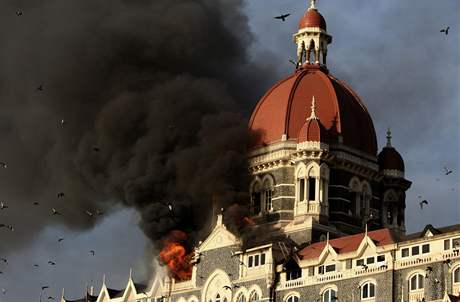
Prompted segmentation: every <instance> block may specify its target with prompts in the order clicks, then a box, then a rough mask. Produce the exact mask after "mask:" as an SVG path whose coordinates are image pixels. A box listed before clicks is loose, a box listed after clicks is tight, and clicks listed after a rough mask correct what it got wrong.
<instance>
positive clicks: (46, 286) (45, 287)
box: [42, 285, 50, 290]
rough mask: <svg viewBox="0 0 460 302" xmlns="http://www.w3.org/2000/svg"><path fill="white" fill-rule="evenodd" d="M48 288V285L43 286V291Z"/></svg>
mask: <svg viewBox="0 0 460 302" xmlns="http://www.w3.org/2000/svg"><path fill="white" fill-rule="evenodd" d="M47 288H50V287H49V286H48V285H45V286H42V290H45V289H47Z"/></svg>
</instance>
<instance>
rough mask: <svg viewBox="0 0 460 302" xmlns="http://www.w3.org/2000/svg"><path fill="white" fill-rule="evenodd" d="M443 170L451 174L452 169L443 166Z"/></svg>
mask: <svg viewBox="0 0 460 302" xmlns="http://www.w3.org/2000/svg"><path fill="white" fill-rule="evenodd" d="M444 172H445V174H446V175H449V174H452V172H453V171H452V170H450V169H448V168H447V167H444Z"/></svg>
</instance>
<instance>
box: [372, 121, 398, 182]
mask: <svg viewBox="0 0 460 302" xmlns="http://www.w3.org/2000/svg"><path fill="white" fill-rule="evenodd" d="M378 163H379V168H380V171H382V172H383V174H384V175H385V176H390V177H404V160H403V158H402V156H401V154H399V152H398V151H396V149H395V148H394V147H393V146H392V145H391V131H390V129H388V131H387V145H386V146H385V147H384V148H383V150H382V151H381V152H380V153H379V155H378Z"/></svg>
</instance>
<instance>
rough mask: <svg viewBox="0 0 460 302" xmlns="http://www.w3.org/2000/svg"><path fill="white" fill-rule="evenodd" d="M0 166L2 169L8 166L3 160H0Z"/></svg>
mask: <svg viewBox="0 0 460 302" xmlns="http://www.w3.org/2000/svg"><path fill="white" fill-rule="evenodd" d="M0 167H2V168H3V169H6V168H8V164H7V163H5V162H3V161H0Z"/></svg>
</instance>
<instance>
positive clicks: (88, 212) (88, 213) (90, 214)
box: [85, 210, 94, 217]
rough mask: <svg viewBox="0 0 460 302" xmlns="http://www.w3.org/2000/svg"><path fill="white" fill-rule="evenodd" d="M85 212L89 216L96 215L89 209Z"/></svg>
mask: <svg viewBox="0 0 460 302" xmlns="http://www.w3.org/2000/svg"><path fill="white" fill-rule="evenodd" d="M85 214H86V215H88V216H89V217H93V216H94V215H93V213H91V212H90V211H88V210H86V211H85Z"/></svg>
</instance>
